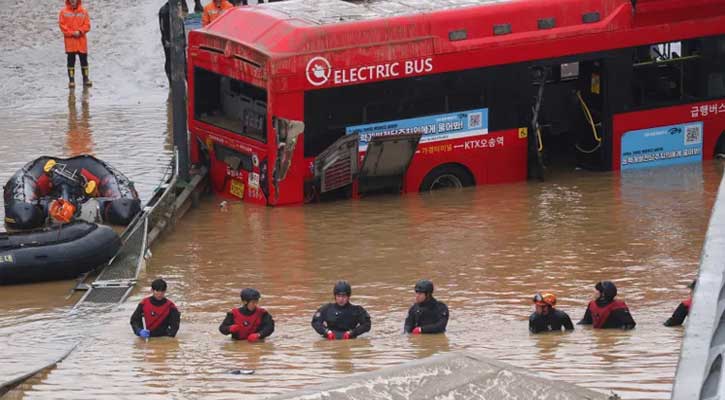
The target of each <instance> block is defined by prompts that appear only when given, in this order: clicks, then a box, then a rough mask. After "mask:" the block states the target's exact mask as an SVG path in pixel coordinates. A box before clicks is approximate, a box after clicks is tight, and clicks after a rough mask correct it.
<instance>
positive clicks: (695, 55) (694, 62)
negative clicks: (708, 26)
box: [632, 39, 705, 107]
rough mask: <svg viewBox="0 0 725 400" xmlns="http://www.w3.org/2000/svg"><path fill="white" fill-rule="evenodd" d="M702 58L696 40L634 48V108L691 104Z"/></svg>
mask: <svg viewBox="0 0 725 400" xmlns="http://www.w3.org/2000/svg"><path fill="white" fill-rule="evenodd" d="M702 66H703V58H702V52H701V42H700V40H699V39H693V40H685V41H681V42H670V43H658V44H651V45H646V46H640V47H637V48H636V49H635V51H634V57H633V63H632V68H633V76H632V95H633V105H634V106H645V107H646V106H658V105H667V104H676V103H682V102H692V101H696V100H697V99H699V98H702V97H705V96H704V94H703V93H702V90H701V84H700V81H701V77H702V71H701V69H702Z"/></svg>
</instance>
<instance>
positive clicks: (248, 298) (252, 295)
mask: <svg viewBox="0 0 725 400" xmlns="http://www.w3.org/2000/svg"><path fill="white" fill-rule="evenodd" d="M239 297H241V298H242V303H243V304H244V306H245V307H247V310H249V311H254V310H255V309H256V308H257V304H259V299H260V298H261V297H262V295H261V294H259V291H258V290H257V289H254V288H245V289H242V292H241V293H239Z"/></svg>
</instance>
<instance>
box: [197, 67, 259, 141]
mask: <svg viewBox="0 0 725 400" xmlns="http://www.w3.org/2000/svg"><path fill="white" fill-rule="evenodd" d="M194 119H195V120H197V121H201V122H204V123H207V124H210V125H213V126H216V127H218V128H222V129H224V130H226V131H229V132H232V133H235V134H238V135H242V136H246V137H249V138H252V139H255V140H259V141H261V142H266V141H267V135H266V133H265V132H266V129H265V128H266V125H267V92H266V90H264V89H263V88H260V87H256V86H252V85H250V84H248V83H246V82H242V81H238V80H236V79H232V78H230V77H227V76H223V75H220V74H217V73H214V72H211V71H208V70H205V69H202V68H198V67H197V68H194Z"/></svg>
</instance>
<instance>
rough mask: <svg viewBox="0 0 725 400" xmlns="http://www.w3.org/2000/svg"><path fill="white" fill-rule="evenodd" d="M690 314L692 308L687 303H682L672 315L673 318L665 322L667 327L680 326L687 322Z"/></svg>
mask: <svg viewBox="0 0 725 400" xmlns="http://www.w3.org/2000/svg"><path fill="white" fill-rule="evenodd" d="M689 312H690V307H689V306H688V305H687V304H685V302H682V303H680V305H679V306H677V308H676V309H675V312H673V313H672V316H671V317H670V318H668V319H667V321H665V326H679V325H682V323H683V322H685V318H687V314H688V313H689Z"/></svg>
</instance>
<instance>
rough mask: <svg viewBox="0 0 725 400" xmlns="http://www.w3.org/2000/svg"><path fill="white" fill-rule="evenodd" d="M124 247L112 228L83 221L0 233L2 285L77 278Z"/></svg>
mask: <svg viewBox="0 0 725 400" xmlns="http://www.w3.org/2000/svg"><path fill="white" fill-rule="evenodd" d="M120 247H121V239H120V238H119V236H118V234H117V233H116V232H115V231H114V230H113V229H112V228H111V227H108V226H104V225H98V224H93V223H88V222H81V221H79V222H73V223H70V224H65V225H62V226H54V227H47V228H43V229H37V230H32V231H27V232H20V233H12V234H8V233H0V284H2V285H7V284H14V283H25V282H37V281H50V280H61V279H73V278H75V277H77V276H78V275H80V274H82V273H84V272H88V271H91V270H93V269H95V268H96V267H98V266H100V265H101V264H103V263H105V262H107V261H108V260H110V259H111V258H112V257H113V256H114V255H115V254H116V252H117V251H118V249H119V248H120Z"/></svg>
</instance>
